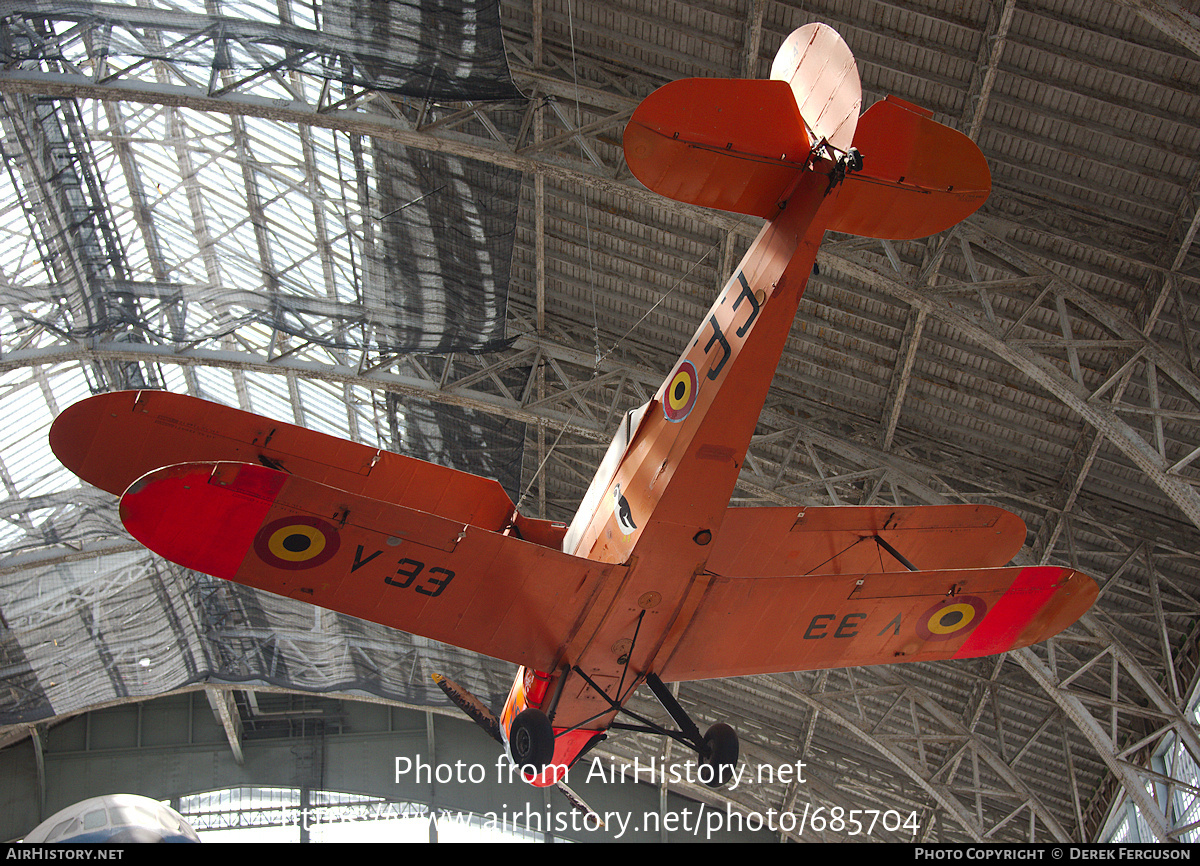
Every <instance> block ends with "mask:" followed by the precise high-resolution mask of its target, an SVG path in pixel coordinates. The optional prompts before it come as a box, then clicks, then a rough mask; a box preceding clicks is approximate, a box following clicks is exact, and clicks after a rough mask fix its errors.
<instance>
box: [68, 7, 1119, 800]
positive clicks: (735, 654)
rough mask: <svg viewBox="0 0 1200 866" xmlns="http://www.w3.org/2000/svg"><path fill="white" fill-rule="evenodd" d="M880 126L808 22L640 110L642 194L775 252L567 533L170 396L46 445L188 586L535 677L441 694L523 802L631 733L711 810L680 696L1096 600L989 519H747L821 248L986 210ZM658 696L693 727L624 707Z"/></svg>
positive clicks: (686, 361)
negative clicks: (754, 231) (689, 764)
mask: <svg viewBox="0 0 1200 866" xmlns="http://www.w3.org/2000/svg"><path fill="white" fill-rule="evenodd" d="M861 99H862V96H861V88H860V84H859V78H858V70H857V67H856V66H855V63H854V58H853V56H852V55H851V53H850V50H849V49H848V48H847V47H846V45H845V43H844V42H843V41H842V40H841V38H840V37H839V36H838V35H837V34H836V33H835V32H834V31H833V30H831V29H830V28H828V27H826V26H823V25H819V24H811V25H808V26H806V27H802V28H800V29H799V30H797V31H796V32H795V33H793V34H792V35H791V36H790V37H789V38H788V39H787V40H786V41H785V42H784V44H783V46H782V47H781V48H780V50H779V53H778V55H777V56H776V58H775V62H774V65H773V67H772V70H771V78H770V79H768V80H761V81H744V80H721V79H688V80H683V81H677V82H674V83H672V84H668V85H666V86H665V87H662V88H660V89H659V90H657V91H656V92H654V93H653V94H651V95H650V96H649V97H648V98H647V99H646V100H645V101H644V102H643V103H642V104H641V106H640V107H639V108H638V109H637V111H636V112H635V113H634V115H633V117H632V119H631V120H630V122H629V124H628V127H627V129H626V131H625V153H626V159H627V162H628V164H629V167H630V168H631V169H632V171H633V172H634V174H635V175H636V176H637V177H638V179H639V180H641V182H642V183H644V184H645V185H646V186H647V187H649V188H650V189H652V190H654V191H656V192H659V193H661V194H663V195H666V196H670V197H672V198H675V199H679V200H681V201H684V202H690V203H693V204H698V205H704V206H707V207H711V208H719V209H723V210H729V211H734V212H737V213H742V214H750V215H754V216H758V217H762V218H764V219H765V220H766V225H765V226H764V228H763V229H762V232H761V233H760V234H759V236H758V238H757V239H756V240H755V241H754V243H753V245H752V246H751V247H750V250H749V251H748V252H747V254H746V256H745V258H744V259H743V260H742V262H741V264H740V265H739V266H738V268H737V270H736V272H735V273H734V274H733V276H732V278H731V279H730V280H729V282H728V284H727V285H726V286H725V288H724V290H723V291H722V292H721V293H720V295H719V296H718V298H717V299H716V302H715V303H714V304H713V306H712V309H711V310H710V311H709V313H708V315H707V316H706V317H705V318H704V320H703V321H702V322H701V323H700V327H699V329H698V330H697V331H696V334H695V337H694V339H693V340H692V341H691V343H690V344H688V346H687V347H686V348H685V349H684V351H683V354H682V356H681V357H680V359H679V361H678V362H677V363H676V365H675V367H674V368H673V369H672V370H671V372H670V374H669V375H668V376H667V377H666V380H665V381H664V383H663V385H662V387H661V388H660V389H659V391H658V393H657V394H656V395H655V397H654V399H653V400H652V401H651V402H650V403H648V404H647V405H645V406H642V407H641V408H639V409H637V410H635V411H632V412H630V413H629V414H628V415H626V416H625V418H624V419H623V421H622V422H621V425H620V429H619V430H618V431H617V434H616V437H615V439H614V440H613V443H612V445H611V446H610V448H609V450H608V453H607V455H606V456H605V458H604V460H603V461H602V463H601V464H600V467H599V471H598V472H597V473H596V477H595V479H594V480H593V482H592V484H591V487H590V489H589V490H588V492H587V494H586V495H585V497H584V499H583V502H582V504H581V506H580V508H579V511H578V513H577V514H576V516H575V519H574V521H573V522H572V523H571V524H570V526H566V525H564V524H561V523H553V522H550V521H545V520H536V519H531V518H529V517H526V516H524V515H522V514H520V513H518V512H517V510H516V508H515V506H514V505H513V503H512V501H511V500H510V499H509V497H508V496H507V495H506V494H505V493H504V491H503V490H502V488H501V487H500V485H499V484H498V483H497V482H495V481H492V480H488V479H484V478H479V477H476V476H473V475H469V474H466V473H463V472H459V471H456V470H453V469H447V468H444V467H440V466H436V465H433V464H430V463H426V462H423V461H420V460H416V459H413V458H410V457H404V456H401V455H398V454H393V453H390V452H386V451H381V450H378V449H375V448H370V447H367V446H365V445H361V444H356V443H353V442H346V441H342V440H339V439H335V438H333V437H330V436H326V435H324V434H321V433H317V432H314V431H310V430H305V429H303V428H300V427H296V426H293V425H289V424H283V423H280V422H277V421H271V420H268V419H265V418H259V417H257V416H254V415H250V414H248V413H245V412H241V411H238V410H235V409H231V408H227V407H224V406H219V405H216V404H213V403H208V402H205V401H202V400H198V399H195V398H191V397H187V396H181V395H175V394H169V393H165V392H159V391H136V392H118V393H109V394H101V395H98V396H95V397H91V398H89V399H86V400H84V401H82V402H80V403H77V404H75V405H74V406H72V407H70V408H69V409H67V410H66V411H65V412H63V413H62V414H61V415H60V416H59V418H58V419H57V420H56V421H55V424H54V426H53V428H52V430H51V433H50V441H51V446H52V447H53V449H54V452H55V454H56V455H57V456H58V457H59V459H60V460H61V461H62V462H63V463H64V464H65V465H66V466H67V467H69V468H70V469H71V470H73V471H74V472H75V473H76V474H78V475H79V476H80V477H81V478H83V479H85V480H87V481H89V482H91V483H92V484H95V485H96V486H98V487H101V488H103V489H105V490H109V491H111V492H112V493H114V494H116V495H118V496H120V498H121V499H120V510H121V519H122V521H123V522H124V524H125V526H126V528H127V529H128V530H129V532H130V533H131V534H132V535H133V537H134V538H136V539H138V540H139V541H140V542H142V543H143V544H145V545H146V546H147V547H148V548H150V549H151V550H154V551H156V552H157V553H159V554H161V555H162V556H164V557H166V558H167V559H169V560H172V561H173V562H176V563H179V564H180V565H184V566H187V567H188V568H193V569H196V570H198V571H202V572H205V573H207V574H211V575H214V576H217V577H221V578H225V579H228V580H233V581H237V582H239V583H243V584H246V585H248V586H252V587H257V588H259V589H263V590H267V591H269V592H273V593H277V594H279V595H283V596H287V597H289V598H295V599H300V600H303V601H306V602H309V603H311V604H314V605H319V606H321V607H325V608H329V609H331V610H336V611H340V612H342V613H345V614H349V615H352V616H356V617H361V618H363V619H367V620H371V621H373V622H377V623H382V624H384V625H387V626H391V627H393V628H396V629H401V630H403V631H407V632H411V633H413V634H418V635H423V636H425V637H427V638H432V639H435V640H439V641H444V642H446V643H450V644H454V645H455V646H459V647H462V648H465V649H468V650H472V651H474V652H478V653H482V654H484V655H488V656H493V657H495V658H498V659H503V660H507V661H509V662H512V663H515V664H517V665H519V666H520V669H519V670H518V672H517V675H516V679H515V681H514V683H513V686H512V690H511V692H510V694H509V696H508V699H507V701H506V703H505V705H504V708H503V711H502V713H501V715H500V717H499V718H497V717H496V716H495V715H493V713H492V712H491V711H490V710H489V709H488V708H487V707H485V706H484V705H483V704H482V703H481V702H480V701H478V700H477V699H475V698H474V697H473V696H471V695H470V694H468V693H466V692H465V691H464V690H463V689H461V688H460V687H458V686H456V685H455V684H454V683H452V682H450V681H449V680H447V679H445V678H441V677H436V678H435V679H438V681H439V683H440V685H441V686H442V688H443V689H444V691H445V692H446V694H447V695H449V696H450V698H451V699H452V700H453V701H454V702H455V703H456V704H457V705H458V706H460V707H461V708H463V709H464V710H465V711H466V712H467V713H468V714H469V715H471V716H472V717H473V718H475V720H476V721H478V722H479V723H480V724H481V725H482V726H484V727H485V728H486V729H487V730H488V731H489V732H490V733H491V734H492V735H493V736H494V737H495V738H496V739H497V740H499V741H500V742H501V743H503V744H504V745H505V747H506V749H507V751H508V754H509V755H510V757H511V758H512V760H513V762H514V763H515V764H516V765H517V766H519V767H522V768H523V769H524V775H525V778H526V779H527V780H529V781H530V782H532V783H533V784H535V785H541V786H545V785H552V784H556V783H561V781H562V779H563V776H564V774H565V772H566V768H567V767H569V766H570V765H571V764H573V763H574V762H576V761H577V760H578V759H579V758H580V756H581V755H583V754H584V753H585V752H586V751H587V750H588V749H589V748H591V747H592V746H593V745H595V744H596V743H597V742H599V741H600V740H602V739H603V738H604V737H605V736H606V732H607V731H608V730H609V729H610V728H616V729H620V728H626V729H633V730H640V731H654V732H657V733H660V734H663V735H666V736H670V737H673V738H675V739H676V740H678V741H679V742H682V743H684V744H686V745H687V746H688V747H689V748H690V749H692V750H694V751H695V753H696V755H697V757H698V762H697V775H698V777H699V778H701V779H703V780H704V781H706V782H709V783H710V784H712V785H714V786H716V785H720V784H722V783H724V781H725V780H726V779H727V778H728V776H729V774H730V772H731V771H732V768H733V767H734V765H735V764H736V762H737V759H738V741H737V736H736V735H735V734H734V732H733V731H732V729H731V728H730V727H729V726H728V725H725V724H720V723H718V724H715V725H713V727H711V728H710V729H709V730H708V731H707V732H706V733H704V734H701V733H700V730H699V728H698V727H697V726H696V724H695V723H694V722H693V721H692V720H691V719H690V718H689V717H688V715H687V713H685V712H684V710H683V708H682V707H680V705H679V704H678V703H677V702H676V701H675V700H674V698H673V697H672V695H671V692H670V691H669V689H668V688H667V687H666V685H665V683H668V682H672V681H682V680H694V679H703V678H709V677H731V676H744V675H748V674H761V673H771V672H778V671H793V670H814V669H822V668H836V667H849V666H859V665H877V664H891V663H896V662H912V661H932V660H942V659H961V658H973V657H977V656H983V655H989V654H993V653H1001V652H1005V651H1006V650H1011V649H1015V648H1018V647H1023V646H1027V645H1029V644H1032V643H1035V642H1038V641H1042V640H1045V639H1046V638H1048V637H1050V636H1052V635H1054V634H1056V633H1058V632H1059V631H1061V630H1062V629H1063V628H1065V627H1067V626H1068V625H1070V624H1071V623H1073V622H1075V620H1076V619H1078V618H1079V616H1080V615H1082V614H1083V613H1084V612H1085V611H1086V610H1087V609H1088V608H1089V607H1090V606H1091V604H1092V602H1093V601H1094V600H1095V598H1096V594H1097V587H1096V583H1095V582H1094V581H1093V580H1092V579H1091V578H1089V577H1088V576H1086V575H1084V574H1081V573H1079V572H1076V571H1073V570H1072V569H1069V568H1061V567H1057V566H1053V567H1052V566H1044V567H1006V564H1007V563H1008V562H1009V561H1010V560H1011V559H1012V557H1013V556H1014V555H1015V554H1016V553H1017V552H1018V551H1019V550H1020V549H1021V546H1022V545H1023V543H1024V541H1025V526H1024V524H1023V523H1022V522H1021V520H1020V519H1019V518H1018V517H1016V516H1014V515H1012V514H1009V513H1008V512H1005V511H1002V510H1000V509H997V508H992V507H988V506H980V505H946V506H921V507H891V506H886V507H847V508H842V507H834V508H829V507H821V508H818V507H809V508H802V507H791V508H781V507H762V508H730V507H729V499H730V496H731V494H732V492H733V490H734V485H735V484H736V483H737V480H738V472H739V470H740V469H741V467H742V463H743V461H744V460H745V458H746V452H747V449H748V447H749V443H750V438H751V435H752V434H753V432H754V429H755V425H756V423H757V420H758V416H759V413H760V412H761V410H762V406H763V403H764V401H765V399H766V396H767V391H768V388H769V387H770V384H771V380H772V377H773V376H774V374H775V368H776V365H777V364H778V362H779V358H780V355H781V353H782V351H783V347H784V343H785V341H786V339H787V337H788V332H789V329H790V327H791V324H792V320H793V317H794V316H795V313H796V309H797V305H798V303H799V300H800V296H801V293H802V292H803V291H804V287H805V285H806V282H807V279H808V276H809V274H810V273H811V272H812V271H813V269H814V267H815V262H816V254H817V247H818V245H819V244H820V241H821V239H822V236H823V235H824V233H825V232H826V231H827V230H835V231H839V232H847V233H853V234H858V235H862V236H867V237H874V238H892V239H911V238H920V237H925V236H928V235H931V234H934V233H937V232H939V231H943V230H945V229H947V228H949V227H951V226H953V225H955V224H956V223H958V222H959V221H960V220H962V219H964V218H965V217H966V216H968V215H969V214H971V213H972V212H974V211H975V209H976V208H978V207H979V205H980V204H982V202H983V201H984V199H985V198H986V197H987V195H988V192H989V191H990V188H991V176H990V174H989V172H988V168H987V164H986V162H985V160H984V158H983V155H982V154H981V153H980V151H979V149H978V148H977V147H976V146H975V144H974V143H973V142H971V141H970V140H969V139H968V138H967V137H965V136H963V135H962V134H960V133H958V132H956V131H954V130H952V129H950V128H948V127H945V126H943V125H941V124H939V123H936V122H935V121H933V120H932V118H931V113H930V112H927V111H924V110H922V109H920V108H917V107H916V106H913V105H910V104H908V103H906V102H903V101H900V100H897V99H893V98H890V97H889V98H888V99H886V100H883V101H881V102H879V103H876V104H875V105H874V106H872V107H871V108H870V109H869V110H868V111H866V112H865V113H864V114H863V115H862V116H861V117H860V116H859V109H860V105H861ZM643 684H645V685H646V686H648V687H649V688H650V689H651V691H652V692H653V693H654V695H655V696H656V697H657V698H658V699H659V700H660V702H661V703H662V704H663V706H664V708H665V709H666V710H667V712H668V713H669V714H670V716H671V717H672V719H673V720H674V721H675V723H676V724H677V725H678V730H668V729H666V728H664V727H663V726H660V725H658V724H655V723H653V722H651V721H649V720H647V719H644V718H641V717H638V716H636V715H634V714H632V713H631V712H629V711H628V710H627V709H626V707H625V704H626V702H627V701H628V699H629V697H630V695H631V694H633V692H634V691H635V690H636V689H638V688H639V687H640V686H642V685H643ZM622 714H624V715H627V716H630V717H632V718H633V720H634V722H633V723H630V724H626V723H622V722H618V721H617V718H618V716H619V715H622Z"/></svg>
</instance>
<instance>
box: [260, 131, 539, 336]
mask: <svg viewBox="0 0 1200 866" xmlns="http://www.w3.org/2000/svg"><path fill="white" fill-rule="evenodd" d="M371 155H372V156H373V162H374V170H373V172H372V174H373V177H372V179H371V182H372V183H373V184H374V189H373V190H372V192H373V193H374V195H373V196H372V198H373V201H372V203H371V205H370V208H371V213H370V214H369V215H368V217H367V218H368V219H369V220H370V221H371V222H370V225H368V226H366V227H365V229H364V237H363V259H364V261H363V265H362V268H363V276H362V281H361V289H360V291H361V295H362V300H361V305H359V304H343V305H332V306H331V305H320V306H319V307H318V306H314V304H313V300H312V298H311V296H310V295H309V294H308V293H307V292H304V291H295V292H291V291H289V290H288V288H287V287H286V286H282V285H281V286H279V287H278V288H277V289H276V291H275V292H274V300H275V303H274V305H273V307H272V309H271V310H269V311H268V314H269V315H268V317H269V318H270V320H271V324H272V325H274V326H275V327H278V328H279V329H280V330H283V331H286V332H288V333H290V334H293V335H295V336H297V337H302V338H303V339H306V340H311V341H313V342H318V343H322V344H324V345H332V346H337V347H340V348H356V347H362V346H363V345H364V343H365V345H366V346H367V347H370V348H374V349H377V350H379V351H381V352H422V353H439V352H461V351H484V352H486V351H493V350H495V349H499V348H502V347H503V346H505V345H506V344H507V342H508V339H507V337H506V333H505V314H506V311H507V304H508V285H509V270H510V265H511V261H512V250H513V239H514V236H515V234H516V225H517V205H518V200H519V197H520V189H521V174H520V172H517V171H511V170H507V169H501V168H497V167H496V166H494V165H489V164H487V163H483V162H478V161H476V160H470V159H463V158H459V157H454V156H448V155H445V154H440V153H431V152H429V151H422V150H415V149H412V148H405V147H403V146H401V145H398V144H395V143H393V142H388V141H382V140H378V139H376V140H373V141H372V146H371ZM317 312H319V313H320V315H319V316H317V315H315V313H317ZM351 337H353V338H356V339H349V338H351Z"/></svg>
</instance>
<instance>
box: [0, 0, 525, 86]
mask: <svg viewBox="0 0 1200 866" xmlns="http://www.w3.org/2000/svg"><path fill="white" fill-rule="evenodd" d="M275 5H276V7H277V10H272V11H273V12H274V13H275V14H271V15H264V13H263V9H262V8H260V4H255V3H246V2H238V0H223V2H221V3H220V4H219V5H218V4H204V3H199V2H197V3H192V4H189V3H187V2H183V3H180V4H178V8H177V9H176V10H166V9H153V8H145V7H138V6H135V5H133V4H128V5H120V4H111V5H109V4H100V3H91V2H70V0H68V2H55V3H48V2H37V0H32V2H27V3H22V4H14V3H9V4H5V7H6V8H4V9H2V10H0V14H4V15H5V16H7V20H6V22H5V28H4V32H3V38H0V57H3V60H4V62H5V63H6V64H8V65H16V64H23V65H24V64H29V63H49V64H57V63H60V62H64V61H66V62H71V61H73V59H74V58H72V56H71V54H70V51H69V45H68V46H67V47H66V48H64V46H63V45H62V44H61V43H60V42H59V41H58V40H57V39H56V36H58V35H59V34H61V33H62V32H64V31H66V30H68V29H71V28H77V29H87V30H89V31H90V38H91V40H92V43H93V46H92V50H94V51H95V52H96V53H97V54H101V55H103V56H104V57H105V58H107V61H108V63H109V64H110V68H111V69H114V70H115V69H125V68H129V67H136V66H138V65H141V64H144V63H145V61H147V60H159V61H166V62H169V63H171V65H172V66H174V67H176V68H178V69H181V70H182V69H188V70H190V71H192V72H194V73H197V74H199V76H200V78H201V79H202V80H204V79H207V78H209V77H210V76H217V75H219V74H220V73H234V74H237V75H243V76H247V75H256V74H258V73H260V72H261V71H262V70H263V69H264V68H270V69H272V70H291V71H294V72H301V73H304V74H307V75H313V76H317V77H320V78H325V79H328V80H330V81H336V82H340V83H343V84H353V85H357V86H359V87H366V88H370V89H372V90H382V91H385V92H389V93H396V94H402V95H405V96H414V97H422V98H430V99H445V100H467V99H485V100H495V99H517V98H520V93H519V92H518V91H517V89H516V86H515V85H514V84H513V83H512V78H511V76H510V75H509V71H508V60H507V58H506V57H505V54H504V40H503V38H502V35H501V31H500V4H499V2H497V0H356V2H347V0H334V2H325V3H322V2H295V0H292V2H289V0H284V2H281V3H278V4H275ZM189 7H190V8H189ZM214 9H215V11H214Z"/></svg>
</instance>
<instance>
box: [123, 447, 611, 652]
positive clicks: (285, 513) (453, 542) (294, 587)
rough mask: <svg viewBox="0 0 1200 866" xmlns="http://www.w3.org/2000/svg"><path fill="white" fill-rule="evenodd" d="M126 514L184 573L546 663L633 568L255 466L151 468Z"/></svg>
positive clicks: (128, 499) (127, 499)
mask: <svg viewBox="0 0 1200 866" xmlns="http://www.w3.org/2000/svg"><path fill="white" fill-rule="evenodd" d="M121 520H122V522H123V523H124V524H125V527H126V529H128V530H129V532H130V534H132V535H133V537H134V538H136V539H137V540H138V541H140V542H141V543H142V544H144V545H146V547H148V548H150V549H151V550H153V551H155V552H156V553H158V554H160V555H162V556H163V557H165V558H166V559H169V560H171V561H172V562H176V563H178V564H180V565H183V566H186V567H187V568H192V569H195V570H197V571H202V572H204V573H206V574H211V575H213V576H215V577H220V578H224V579H226V580H232V581H235V582H237V583H242V584H245V585H247V586H251V587H255V588H257V589H262V590H266V591H268V592H273V593H276V594H278V595H283V596H288V597H290V598H295V599H299V600H301V601H305V602H307V603H309V604H314V605H318V606H320V607H324V608H328V609H330V610H335V611H338V612H340V613H345V614H348V615H350V616H355V617H359V618H361V619H366V620H370V621H372V622H377V623H380V624H382V625H386V626H390V627H392V628H397V629H401V630H402V631H406V632H410V633H412V634H417V635H421V636H423V637H427V638H431V639H433V640H438V641H443V642H445V643H449V644H453V645H455V646H458V647H462V648H463V649H467V650H470V651H472V652H478V653H482V654H484V655H488V656H492V657H494V658H499V659H503V660H505V661H510V662H514V663H516V664H522V665H526V666H529V667H532V668H536V669H538V670H552V669H553V667H554V664H555V663H556V662H557V661H558V657H559V655H560V653H561V650H562V647H563V646H564V645H565V644H566V643H567V642H568V641H569V640H570V639H571V638H572V637H574V636H575V635H576V634H577V633H578V631H579V629H580V628H581V627H583V625H584V624H585V623H586V622H587V621H588V614H589V613H590V612H591V611H592V608H593V607H594V606H596V604H597V602H598V601H600V600H601V598H602V596H606V595H607V591H610V590H611V589H612V588H613V586H614V584H616V583H619V582H620V579H621V577H622V576H623V573H624V569H623V568H622V567H620V566H611V565H605V564H602V563H594V562H590V561H588V560H584V559H580V558H578V557H574V556H570V555H568V554H565V553H562V552H560V551H556V550H552V549H549V548H546V547H542V546H539V545H536V544H532V543H529V542H525V541H522V540H521V539H519V538H517V537H514V536H511V535H502V534H499V533H495V532H489V531H487V530H484V529H481V528H479V527H477V526H472V525H470V524H467V523H464V522H462V521H461V520H451V519H448V518H445V517H440V516H438V515H436V514H430V513H428V512H423V511H419V510H416V509H412V508H406V507H404V506H400V505H395V504H392V503H387V502H381V501H378V500H374V499H369V498H366V497H363V496H359V495H356V494H353V493H349V492H347V491H344V490H338V489H336V488H332V487H328V486H325V485H323V484H318V483H317V482H314V481H310V480H308V479H305V478H300V477H297V476H292V475H287V474H286V473H283V472H278V471H276V470H273V469H269V468H267V467H264V466H256V465H252V464H245V463H188V464H180V465H174V466H167V467H164V468H162V469H157V470H155V471H153V472H150V473H148V474H146V475H145V476H143V477H142V478H140V479H139V480H138V481H136V482H134V483H133V484H132V485H131V486H130V488H129V490H127V491H126V492H125V494H124V496H122V497H121ZM601 607H602V606H601Z"/></svg>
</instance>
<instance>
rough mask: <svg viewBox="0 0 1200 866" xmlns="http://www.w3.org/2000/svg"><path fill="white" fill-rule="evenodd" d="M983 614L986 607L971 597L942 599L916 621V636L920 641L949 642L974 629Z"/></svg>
mask: <svg viewBox="0 0 1200 866" xmlns="http://www.w3.org/2000/svg"><path fill="white" fill-rule="evenodd" d="M985 613H987V605H986V604H984V602H983V599H981V598H976V597H975V596H973V595H959V596H952V597H950V598H944V599H942V600H941V601H939V602H938V603H937V604H935V605H934V606H933V607H931V608H929V610H927V611H925V613H924V614H922V615H921V618H920V619H918V620H917V634H919V635H920V636H921V639H922V640H950V638H952V637H955V636H956V635H962V634H964V633H966V632H969V631H970V630H971V629H973V628H975V626H977V625H978V624H979V621H980V620H981V619H983V615H984V614H985Z"/></svg>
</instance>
